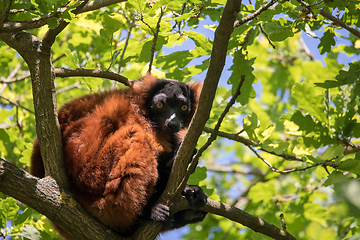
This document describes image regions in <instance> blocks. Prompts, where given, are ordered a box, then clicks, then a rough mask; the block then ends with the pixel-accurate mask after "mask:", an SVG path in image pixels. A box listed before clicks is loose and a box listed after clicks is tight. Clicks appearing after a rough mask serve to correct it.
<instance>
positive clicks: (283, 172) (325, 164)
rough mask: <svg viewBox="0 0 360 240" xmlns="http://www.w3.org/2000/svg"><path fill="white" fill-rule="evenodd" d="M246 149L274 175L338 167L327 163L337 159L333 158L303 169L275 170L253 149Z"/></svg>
mask: <svg viewBox="0 0 360 240" xmlns="http://www.w3.org/2000/svg"><path fill="white" fill-rule="evenodd" d="M248 148H249V149H250V150H251V151H252V152H253V153H254V154H255V155H256V156H257V157H258V158H260V159H261V161H263V162H264V163H265V164H266V165H268V167H269V168H270V169H271V171H273V172H276V173H281V174H287V173H292V172H300V171H305V170H308V169H310V168H314V167H317V166H320V165H321V166H323V167H325V168H326V167H327V166H330V167H333V168H337V167H338V165H337V164H334V163H329V162H332V161H333V160H334V159H336V158H338V157H334V158H332V159H329V160H325V161H324V162H320V163H315V164H313V165H311V166H309V167H305V168H294V169H287V170H279V169H277V168H275V167H274V166H273V165H272V164H271V163H269V162H268V161H266V160H265V159H264V158H263V157H261V156H260V154H258V153H257V152H256V150H255V149H253V148H252V147H251V146H248Z"/></svg>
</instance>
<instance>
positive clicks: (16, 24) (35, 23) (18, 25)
mask: <svg viewBox="0 0 360 240" xmlns="http://www.w3.org/2000/svg"><path fill="white" fill-rule="evenodd" d="M53 17H54V16H48V17H43V18H41V17H37V18H33V19H30V20H24V21H8V22H5V23H3V24H2V26H0V32H18V31H21V30H29V29H34V28H39V27H41V26H44V25H46V24H47V21H48V20H49V19H50V18H53Z"/></svg>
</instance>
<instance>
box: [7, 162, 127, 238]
mask: <svg viewBox="0 0 360 240" xmlns="http://www.w3.org/2000/svg"><path fill="white" fill-rule="evenodd" d="M0 192H3V193H5V194H6V195H9V196H11V197H13V198H16V199H17V200H19V201H21V202H22V203H24V204H25V205H27V206H29V207H31V208H33V209H35V210H37V211H38V212H40V213H41V214H44V215H45V216H46V217H47V218H49V219H50V220H51V221H53V222H54V223H56V225H57V226H59V227H60V228H63V229H66V230H67V231H71V233H72V235H73V237H74V239H89V240H91V239H92V240H94V239H99V240H100V239H114V240H115V239H116V240H123V239H124V238H121V237H119V235H118V234H116V233H114V232H113V231H111V230H110V229H108V228H106V227H105V226H104V225H102V224H101V223H100V222H98V221H97V220H96V219H95V218H94V217H93V216H91V215H90V214H89V213H87V212H86V211H85V210H83V208H82V207H81V205H80V204H78V203H77V202H76V201H75V200H74V198H73V196H72V195H71V193H69V192H67V191H62V190H60V189H59V186H58V185H57V183H56V182H55V181H54V179H52V178H50V177H46V178H42V179H39V178H36V177H34V176H32V175H31V174H29V173H28V172H26V171H24V170H22V169H20V168H17V167H16V166H14V165H12V164H10V163H8V162H6V161H4V160H2V159H0Z"/></svg>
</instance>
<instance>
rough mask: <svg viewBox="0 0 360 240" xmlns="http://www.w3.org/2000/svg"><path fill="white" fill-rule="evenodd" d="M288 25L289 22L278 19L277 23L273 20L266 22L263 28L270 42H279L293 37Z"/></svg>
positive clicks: (290, 27) (291, 29)
mask: <svg viewBox="0 0 360 240" xmlns="http://www.w3.org/2000/svg"><path fill="white" fill-rule="evenodd" d="M289 24H290V22H289V21H287V20H284V19H283V18H280V19H279V20H278V21H277V20H274V19H273V20H272V21H271V22H267V23H266V24H264V25H263V27H264V30H265V32H266V33H267V34H268V36H269V38H270V40H272V41H275V42H280V41H284V40H285V39H287V38H288V37H292V36H294V33H293V28H292V26H291V25H289Z"/></svg>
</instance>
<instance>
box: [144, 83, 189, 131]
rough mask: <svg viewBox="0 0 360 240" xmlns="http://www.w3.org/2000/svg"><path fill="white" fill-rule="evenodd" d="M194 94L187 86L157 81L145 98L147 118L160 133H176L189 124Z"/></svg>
mask: <svg viewBox="0 0 360 240" xmlns="http://www.w3.org/2000/svg"><path fill="white" fill-rule="evenodd" d="M193 99H194V93H193V92H192V91H191V89H190V88H189V86H188V85H186V84H185V83H182V82H178V81H175V80H168V79H158V80H157V81H156V82H155V83H154V85H153V86H152V87H151V89H150V91H149V92H148V96H147V98H146V104H147V109H148V114H149V118H150V119H151V120H152V121H153V123H154V124H155V126H156V127H158V128H159V129H160V131H161V132H166V133H169V134H173V133H177V132H178V131H180V129H182V128H184V127H186V126H187V125H188V124H189V122H190V117H191V103H192V101H193Z"/></svg>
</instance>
